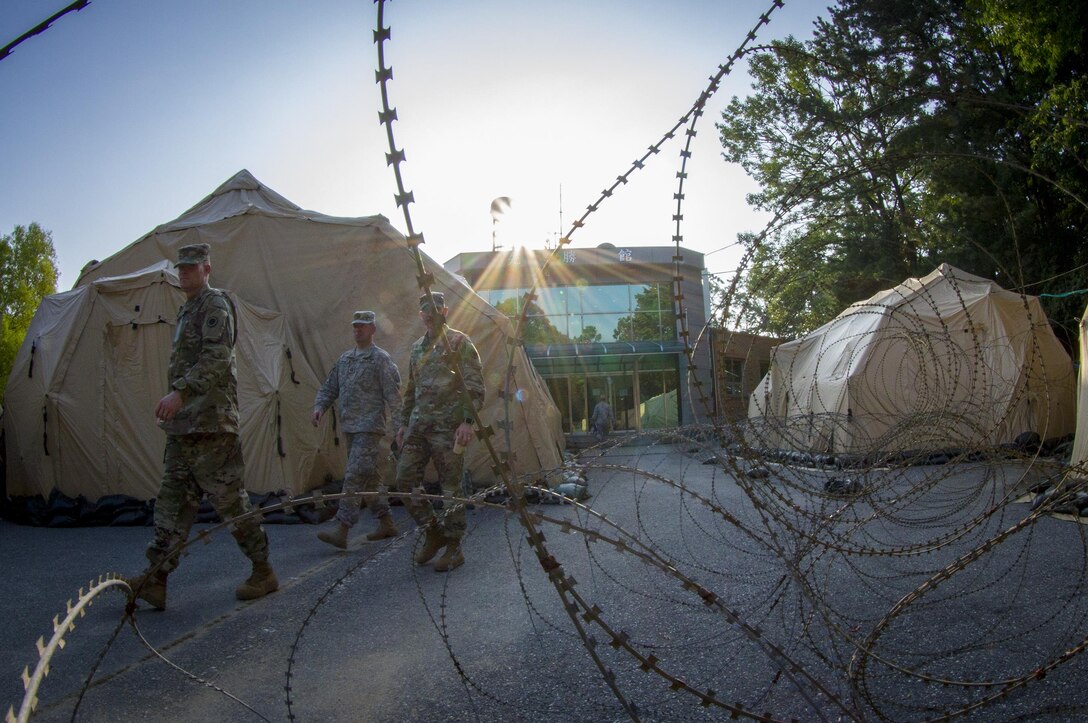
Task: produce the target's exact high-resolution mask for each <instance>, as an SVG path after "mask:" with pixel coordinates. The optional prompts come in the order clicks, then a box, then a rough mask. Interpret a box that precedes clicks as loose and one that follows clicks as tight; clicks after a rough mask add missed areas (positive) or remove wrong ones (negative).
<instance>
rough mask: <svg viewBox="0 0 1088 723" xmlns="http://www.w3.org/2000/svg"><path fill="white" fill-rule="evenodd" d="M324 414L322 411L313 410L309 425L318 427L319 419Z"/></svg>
mask: <svg viewBox="0 0 1088 723" xmlns="http://www.w3.org/2000/svg"><path fill="white" fill-rule="evenodd" d="M324 414H325V412H324V411H322V410H320V409H315V410H314V413H313V414H312V415H311V416H310V423H311V424H313V425H314V426H315V427H316V426H317V425H318V423H319V422H320V421H321V417H322V416H324Z"/></svg>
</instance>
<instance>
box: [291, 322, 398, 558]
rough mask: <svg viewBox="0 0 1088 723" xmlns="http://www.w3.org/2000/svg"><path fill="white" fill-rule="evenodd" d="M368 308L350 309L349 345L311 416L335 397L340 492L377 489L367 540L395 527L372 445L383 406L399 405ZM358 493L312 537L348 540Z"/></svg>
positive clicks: (381, 428)
mask: <svg viewBox="0 0 1088 723" xmlns="http://www.w3.org/2000/svg"><path fill="white" fill-rule="evenodd" d="M374 322H375V315H374V312H373V311H356V312H355V313H354V314H353V315H352V318H351V331H352V335H353V336H354V338H355V347H354V348H353V349H349V350H347V351H346V352H344V353H343V354H342V355H340V358H339V359H338V360H337V361H336V365H335V366H333V368H332V371H330V372H329V377H328V379H326V380H325V383H324V384H322V385H321V389H319V390H318V391H317V397H316V398H315V399H314V410H313V415H312V418H311V421H312V422H313V425H314V426H315V427H316V426H317V425H318V423H319V422H320V421H321V417H322V416H324V414H325V412H326V411H327V410H328V408H329V407H331V406H332V403H333V402H334V401H337V400H339V408H340V428H341V429H342V430H343V431H344V434H345V435H346V436H347V443H348V466H347V469H346V470H345V472H344V492H359V491H360V490H362V491H364V492H380V493H383V494H379V495H378V496H377V497H372V498H370V499H369V501H368V502H367V507H368V508H369V509H370V511H371V513H372V514H373V515H374V518H375V519H377V521H378V527H377V529H376V530H374V531H373V532H371V533H370V534H368V535H367V536H366V539H368V540H371V541H373V540H384V539H385V538H387V537H396V535H397V527H396V525H395V524H393V518H392V516H390V514H389V503H388V501H387V500H386V497H385V495H384V492H385V487H384V486H383V485H382V479H381V473H380V472H378V465H377V460H378V451H379V443H380V442H381V439H382V435H383V434H385V430H386V425H387V423H388V418H387V417H386V411H385V410H386V408H388V409H389V410H390V413H391V414H394V415H395V414H396V413H397V410H398V409H399V408H400V371H398V369H397V365H396V364H394V363H393V359H392V357H390V356H389V353H388V352H386V351H385V349H382V348H381V347H379V346H377V345H376V344H374V331H375V324H374ZM360 503H361V499H360V498H359V497H344V498H342V499H341V500H340V504H339V505H338V507H337V510H336V520H335V521H334V522H333V525H332V527H331V529H328V530H322V531H321V532H318V533H317V537H318V539H320V540H321V541H322V542H327V543H329V544H330V545H332V546H334V547H339V548H340V549H341V550H343V549H345V548H347V546H348V530H350V529H351V528H352V527H354V526H355V523H356V522H358V521H359V507H360Z"/></svg>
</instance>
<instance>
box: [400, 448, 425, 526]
mask: <svg viewBox="0 0 1088 723" xmlns="http://www.w3.org/2000/svg"><path fill="white" fill-rule="evenodd" d="M430 459H431V449H430V444H429V443H428V442H427V439H426V437H424V436H423V435H421V434H417V433H414V432H413V433H412V434H410V435H409V436H408V438H407V439H405V440H404V446H403V447H401V450H400V459H398V460H397V478H396V481H395V482H394V483H393V484H394V487H395V488H396V490H397V491H398V492H411V491H412V490H413V489H415V488H420V489H422V486H423V469H424V468H425V467H426V466H427V462H429V461H430ZM404 507H405V508H406V509H407V510H408V514H410V515H411V516H412V519H413V520H415V521H416V524H417V525H426V524H429V523H430V522H431V521H432V520H433V519H434V508H432V507H431V501H430V500H413V499H412V498H410V497H405V498H404Z"/></svg>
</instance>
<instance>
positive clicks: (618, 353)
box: [445, 244, 715, 434]
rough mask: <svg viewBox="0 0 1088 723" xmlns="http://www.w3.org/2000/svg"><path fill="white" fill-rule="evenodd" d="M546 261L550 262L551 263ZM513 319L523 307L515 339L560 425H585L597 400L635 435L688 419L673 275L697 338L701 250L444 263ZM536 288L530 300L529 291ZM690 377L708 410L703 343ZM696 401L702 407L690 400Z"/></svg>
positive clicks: (702, 313) (508, 256) (569, 429)
mask: <svg viewBox="0 0 1088 723" xmlns="http://www.w3.org/2000/svg"><path fill="white" fill-rule="evenodd" d="M549 259H550V261H549ZM445 267H446V269H448V270H449V271H452V272H453V273H455V274H458V275H460V276H461V277H463V278H464V279H465V280H466V281H467V282H468V283H469V285H470V286H472V288H473V289H475V290H476V292H477V293H478V294H480V295H481V296H483V297H484V298H485V299H487V301H489V302H490V303H491V305H492V306H494V307H496V308H497V309H499V310H500V311H503V312H504V313H506V314H507V315H508V316H510V317H511V318H512V319H514V318H517V317H519V316H520V314H521V312H522V310H523V309H525V308H526V307H527V309H526V322H525V328H524V330H523V332H524V333H523V335H522V339H523V341H524V342H525V348H526V351H527V352H528V354H529V358H530V359H531V360H532V363H533V366H534V367H535V368H536V370H537V372H538V373H539V374H540V375H541V376H542V377H543V378H544V380H545V381H546V383H547V385H548V389H549V390H550V391H551V394H552V399H553V400H554V401H555V403H556V405H557V406H558V407H559V410H560V412H561V414H562V417H563V431H564V432H566V433H567V434H581V433H587V432H588V431H589V417H590V415H591V414H592V411H593V407H594V405H595V404H596V403H597V401H598V400H599V399H602V398H603V399H606V400H607V401H608V402H609V404H611V406H612V409H613V411H614V413H615V418H616V424H615V428H616V429H617V430H621V431H641V430H649V429H662V428H668V427H675V426H677V425H680V424H689V423H691V422H693V421H695V419H694V416H695V415H693V414H692V410H691V404H690V403H689V401H688V394H689V385H688V384H687V383H686V380H687V377H688V372H689V364H688V360H687V356H686V355H685V353H684V342H683V339H682V337H681V334H682V333H683V331H684V329H685V325H684V324H681V323H680V319H678V318H677V316H676V311H675V303H674V298H673V288H674V287H673V280H674V277H675V276H677V275H678V270H679V276H680V289H681V292H682V294H683V298H684V309H685V311H686V314H687V323H686V330H687V331H688V333H689V336H690V338H691V340H692V343H694V342H695V340H696V338H697V337H698V335H699V333H700V331H702V329H703V326H704V324H705V323H706V319H707V316H708V310H709V294H708V291H707V286H706V279H705V274H704V268H703V256H702V254H699V253H696V252H693V251H687V250H681V251H680V252H679V257H677V250H676V248H675V247H671V246H664V247H663V246H654V247H629V248H618V247H614V246H612V245H611V244H603V245H601V246H599V247H597V248H592V249H582V248H577V249H571V248H567V249H563V250H561V251H559V252H558V254H557V255H555V256H553V255H552V252H550V251H543V250H541V251H530V250H526V249H516V250H513V251H492V252H480V253H463V254H458V255H457V256H455V257H454V258H452V259H450V260H449V261H447V262H446V263H445ZM534 286H535V287H536V292H535V293H536V297H535V298H531V297H528V296H527V294H528V292H529V291H530V290H531V289H532V288H533V287H534ZM695 365H696V374H697V375H698V378H699V379H700V380H702V382H703V385H704V387H703V388H704V389H705V390H706V395H707V398H708V401H709V403H710V404H711V406H712V408H711V409H710V410H706V411H704V410H702V409H698V417H699V418H700V419H703V418H705V417H706V415H707V414H714V413H715V410H714V409H713V405H714V404H715V395H714V394H713V391H712V390H713V388H714V384H713V371H712V369H711V354H710V351H709V343H708V341H707V340H705V339H704V341H703V342H702V343H701V344H699V345H698V346H697V347H696V353H695ZM695 401H696V405H697V407H699V406H701V403H700V402H699V401H698V399H696V400H695Z"/></svg>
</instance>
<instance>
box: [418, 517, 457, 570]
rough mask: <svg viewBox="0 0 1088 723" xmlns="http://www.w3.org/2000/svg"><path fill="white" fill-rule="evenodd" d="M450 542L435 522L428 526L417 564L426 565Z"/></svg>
mask: <svg viewBox="0 0 1088 723" xmlns="http://www.w3.org/2000/svg"><path fill="white" fill-rule="evenodd" d="M448 542H449V540H447V539H446V538H445V536H444V535H443V534H442V532H441V531H440V530H439V529H438V527H437V526H436V525H435V524H434V523H433V522H432V523H431V524H429V525H427V536H426V537H425V538H423V547H422V549H420V551H419V552H417V553H416V556H415V561H416V564H417V565H426V564H427V563H428V562H430V560H431V558H432V557H434V556H435V555H437V554H438V551H439V550H441V549H442V548H443V547H444V546H445V545H446V543H448Z"/></svg>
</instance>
